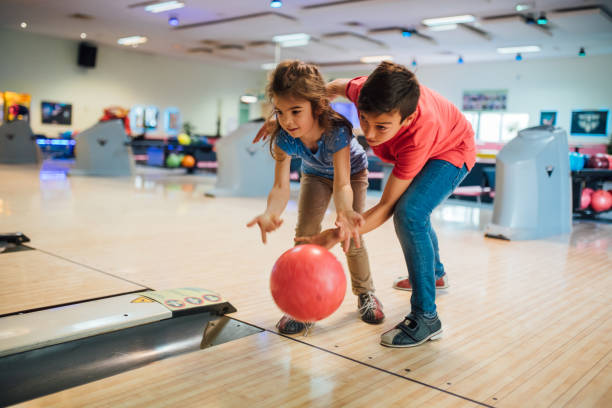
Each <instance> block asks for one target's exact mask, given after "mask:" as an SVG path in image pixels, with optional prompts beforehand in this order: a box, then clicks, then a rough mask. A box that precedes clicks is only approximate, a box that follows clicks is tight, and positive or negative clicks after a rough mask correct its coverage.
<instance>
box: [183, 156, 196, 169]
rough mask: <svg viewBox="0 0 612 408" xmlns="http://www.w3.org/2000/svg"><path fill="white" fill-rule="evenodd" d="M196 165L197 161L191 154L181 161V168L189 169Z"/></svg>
mask: <svg viewBox="0 0 612 408" xmlns="http://www.w3.org/2000/svg"><path fill="white" fill-rule="evenodd" d="M195 164H196V161H195V159H194V158H193V156H192V155H190V154H187V155H185V157H183V160H182V161H181V166H183V167H187V168H192V167H193V166H195Z"/></svg>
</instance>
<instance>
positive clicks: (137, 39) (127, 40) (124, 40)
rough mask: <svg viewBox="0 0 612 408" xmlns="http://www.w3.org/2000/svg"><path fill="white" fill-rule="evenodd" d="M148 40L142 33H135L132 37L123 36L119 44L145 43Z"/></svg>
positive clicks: (118, 41)
mask: <svg viewBox="0 0 612 408" xmlns="http://www.w3.org/2000/svg"><path fill="white" fill-rule="evenodd" d="M146 42H147V37H143V36H141V35H133V36H131V37H123V38H120V39H118V40H117V44H121V45H132V46H134V45H138V44H144V43H146Z"/></svg>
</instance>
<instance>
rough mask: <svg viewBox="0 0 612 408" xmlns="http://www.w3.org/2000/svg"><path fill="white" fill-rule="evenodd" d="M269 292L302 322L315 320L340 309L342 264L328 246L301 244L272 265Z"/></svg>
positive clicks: (343, 283) (278, 303)
mask: <svg viewBox="0 0 612 408" xmlns="http://www.w3.org/2000/svg"><path fill="white" fill-rule="evenodd" d="M270 291H271V292H272V297H273V298H274V302H276V305H277V306H278V307H279V308H280V309H281V310H282V311H283V312H284V313H286V314H287V315H289V316H291V317H292V318H294V319H295V320H297V321H301V322H316V321H319V320H321V319H324V318H326V317H327V316H329V315H331V314H332V313H333V312H335V311H336V309H338V307H339V306H340V304H341V303H342V300H343V299H344V294H345V293H346V276H345V275H344V270H343V268H342V264H341V263H340V262H339V261H338V260H337V259H336V257H335V256H334V255H333V254H332V253H331V252H329V251H328V250H327V249H325V248H323V247H321V246H318V245H312V244H306V245H298V246H296V247H293V248H291V249H290V250H288V251H286V252H285V253H283V254H282V255H281V256H280V257H279V258H278V260H277V261H276V263H275V264H274V267H273V268H272V274H271V275H270Z"/></svg>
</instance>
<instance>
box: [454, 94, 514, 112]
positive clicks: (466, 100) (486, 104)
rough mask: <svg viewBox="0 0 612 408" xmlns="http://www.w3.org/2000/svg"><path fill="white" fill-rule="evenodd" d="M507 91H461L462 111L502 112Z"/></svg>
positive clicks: (506, 98) (504, 108) (505, 102)
mask: <svg viewBox="0 0 612 408" xmlns="http://www.w3.org/2000/svg"><path fill="white" fill-rule="evenodd" d="M507 100H508V90H506V89H497V90H495V89H493V90H476V91H463V110H464V111H503V110H506V104H507Z"/></svg>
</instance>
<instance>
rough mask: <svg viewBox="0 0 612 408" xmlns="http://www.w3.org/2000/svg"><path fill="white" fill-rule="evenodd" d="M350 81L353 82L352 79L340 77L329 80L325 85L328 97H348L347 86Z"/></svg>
mask: <svg viewBox="0 0 612 408" xmlns="http://www.w3.org/2000/svg"><path fill="white" fill-rule="evenodd" d="M349 82H351V80H350V79H348V78H338V79H334V80H333V81H331V82H328V83H327V85H325V91H326V93H327V97H328V98H329V99H330V100H332V99H334V98H335V97H337V96H342V97H346V87H347V86H348V84H349Z"/></svg>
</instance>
